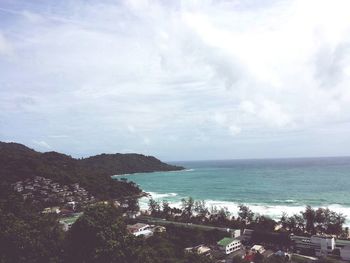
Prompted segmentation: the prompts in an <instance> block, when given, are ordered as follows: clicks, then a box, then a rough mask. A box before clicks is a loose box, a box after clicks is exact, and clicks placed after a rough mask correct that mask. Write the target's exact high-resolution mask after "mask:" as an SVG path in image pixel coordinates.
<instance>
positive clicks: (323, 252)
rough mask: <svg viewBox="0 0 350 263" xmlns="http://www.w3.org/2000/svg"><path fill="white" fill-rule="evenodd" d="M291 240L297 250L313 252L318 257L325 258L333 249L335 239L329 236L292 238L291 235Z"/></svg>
mask: <svg viewBox="0 0 350 263" xmlns="http://www.w3.org/2000/svg"><path fill="white" fill-rule="evenodd" d="M290 238H291V240H292V241H293V242H294V246H295V248H296V249H297V250H303V249H311V250H314V251H315V255H316V256H318V257H321V256H327V255H329V254H331V253H332V251H333V250H334V249H335V239H334V237H330V236H316V235H314V236H311V237H303V236H294V235H291V237H290Z"/></svg>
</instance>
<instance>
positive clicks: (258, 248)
mask: <svg viewBox="0 0 350 263" xmlns="http://www.w3.org/2000/svg"><path fill="white" fill-rule="evenodd" d="M250 250H251V251H253V252H259V253H260V254H262V253H264V252H265V248H264V247H263V246H261V245H254V246H252V248H251V249H250Z"/></svg>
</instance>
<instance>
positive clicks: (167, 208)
mask: <svg viewBox="0 0 350 263" xmlns="http://www.w3.org/2000/svg"><path fill="white" fill-rule="evenodd" d="M162 208H163V216H164V217H166V218H167V217H168V216H169V214H170V213H171V207H170V205H169V203H168V202H167V201H166V200H163V203H162Z"/></svg>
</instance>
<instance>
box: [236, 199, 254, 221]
mask: <svg viewBox="0 0 350 263" xmlns="http://www.w3.org/2000/svg"><path fill="white" fill-rule="evenodd" d="M238 208H239V211H238V216H239V218H241V220H242V221H243V222H244V224H245V225H247V224H249V223H250V222H252V221H253V218H254V213H253V212H252V210H250V208H249V207H248V206H245V205H243V204H241V205H239V206H238Z"/></svg>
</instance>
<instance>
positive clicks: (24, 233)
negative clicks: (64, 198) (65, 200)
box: [0, 184, 63, 263]
mask: <svg viewBox="0 0 350 263" xmlns="http://www.w3.org/2000/svg"><path fill="white" fill-rule="evenodd" d="M62 242H63V231H62V229H61V226H60V225H59V224H58V222H57V217H56V215H42V214H40V213H39V212H38V210H37V209H36V207H35V206H33V205H32V204H31V203H29V202H23V200H22V198H21V197H19V196H18V195H17V194H15V193H14V192H13V191H12V189H10V188H9V186H8V185H3V184H1V185H0V244H1V245H0V262H19V263H21V262H26V263H27V262H28V263H32V262H33V263H34V262H59V259H60V257H61V246H62Z"/></svg>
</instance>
